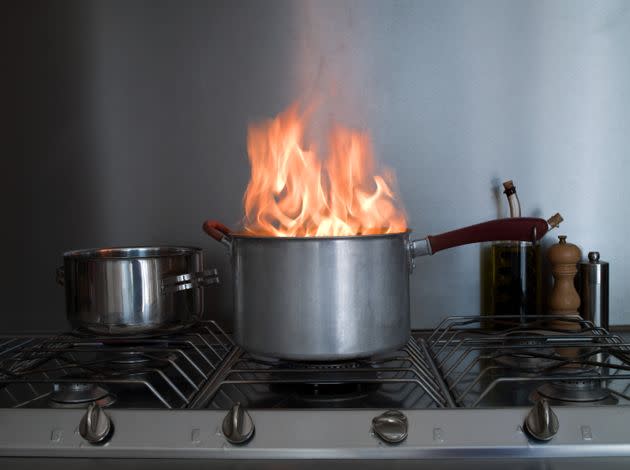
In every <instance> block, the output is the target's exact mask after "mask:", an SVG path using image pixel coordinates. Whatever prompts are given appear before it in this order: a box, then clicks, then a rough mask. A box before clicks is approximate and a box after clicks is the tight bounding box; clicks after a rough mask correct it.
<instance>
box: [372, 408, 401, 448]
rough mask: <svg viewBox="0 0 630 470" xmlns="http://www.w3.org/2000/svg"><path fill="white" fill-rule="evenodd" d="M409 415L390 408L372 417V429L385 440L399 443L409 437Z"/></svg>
mask: <svg viewBox="0 0 630 470" xmlns="http://www.w3.org/2000/svg"><path fill="white" fill-rule="evenodd" d="M407 428H408V422H407V417H406V416H405V415H404V414H403V413H401V412H400V411H396V410H388V411H386V412H385V413H382V414H380V415H378V416H376V417H375V418H374V419H372V430H373V431H374V434H376V435H377V436H378V437H379V438H380V439H381V440H382V441H383V442H386V443H388V444H398V443H400V442H402V441H404V440H405V439H407Z"/></svg>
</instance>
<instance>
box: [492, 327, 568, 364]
mask: <svg viewBox="0 0 630 470" xmlns="http://www.w3.org/2000/svg"><path fill="white" fill-rule="evenodd" d="M548 334H549V332H545V331H540V330H518V331H511V332H508V333H506V334H505V338H504V340H503V344H504V345H505V349H499V350H498V351H497V357H496V358H495V361H496V362H497V363H499V364H501V365H503V366H506V367H509V368H510V369H514V370H523V371H533V370H540V369H547V368H551V367H554V366H555V365H558V362H559V360H558V359H553V358H552V356H553V355H554V348H553V347H548V346H546V345H547V338H546V336H547V335H548ZM522 336H527V338H522ZM523 346H525V347H523ZM527 346H531V347H527Z"/></svg>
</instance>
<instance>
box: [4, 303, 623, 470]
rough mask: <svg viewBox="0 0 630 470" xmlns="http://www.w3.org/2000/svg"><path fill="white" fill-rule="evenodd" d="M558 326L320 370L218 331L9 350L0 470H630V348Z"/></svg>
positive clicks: (417, 345)
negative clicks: (141, 465) (279, 463)
mask: <svg viewBox="0 0 630 470" xmlns="http://www.w3.org/2000/svg"><path fill="white" fill-rule="evenodd" d="M553 319H554V317H551V316H540V317H527V319H525V320H523V319H522V318H520V317H505V316H501V317H451V318H447V319H446V320H444V321H443V322H442V323H441V324H440V325H438V327H437V328H436V329H434V330H432V331H428V332H427V331H413V332H412V333H411V335H410V338H409V341H408V342H407V344H406V345H405V346H404V347H403V348H401V349H400V350H399V351H393V352H390V353H388V354H383V355H379V356H375V357H371V358H369V359H363V360H357V361H347V362H339V363H321V364H315V363H308V362H286V361H280V360H277V359H272V358H263V357H257V356H253V355H251V354H249V353H247V352H245V351H243V350H242V349H241V348H239V347H238V346H237V345H235V344H234V342H233V341H232V339H231V338H230V335H228V334H226V333H225V332H224V331H223V330H222V329H221V328H220V327H219V326H218V325H217V324H216V323H214V322H203V323H200V324H198V325H196V326H195V327H193V328H191V329H189V330H186V331H179V332H177V333H173V334H171V335H165V336H159V337H144V338H140V337H135V338H111V337H97V336H90V335H86V334H83V333H81V332H72V333H68V334H63V335H57V336H18V337H2V338H0V422H1V423H2V426H0V459H1V458H3V457H11V458H14V457H29V458H31V457H38V456H39V457H72V458H89V459H91V462H92V461H94V462H96V461H104V460H107V459H114V460H112V461H116V459H120V458H127V457H133V458H134V459H136V461H137V459H152V460H151V461H152V462H154V459H156V458H160V457H162V458H167V459H184V460H186V459H197V458H207V459H214V462H215V463H216V462H219V461H222V460H224V461H225V462H226V466H227V467H230V466H231V463H230V462H231V461H232V460H233V459H245V460H247V461H250V460H251V459H265V460H270V461H272V462H273V461H274V460H277V459H300V460H301V461H303V462H304V461H306V460H304V459H347V460H353V461H354V460H357V459H358V460H361V459H414V460H422V461H424V462H425V463H427V465H428V467H427V468H434V465H433V464H432V462H433V463H435V462H437V461H438V460H439V461H440V462H443V461H444V459H447V460H448V459H455V460H453V462H461V461H462V460H461V459H477V461H480V459H481V460H483V459H488V458H491V459H493V461H494V462H500V463H501V465H508V461H509V462H511V463H509V465H513V462H514V461H518V460H519V459H525V460H527V461H529V462H533V461H536V462H538V463H540V464H543V463H544V465H545V466H549V468H556V467H554V466H553V465H555V464H553V462H555V463H558V462H565V461H566V462H568V461H570V460H571V459H575V458H577V457H589V458H590V459H591V460H590V461H591V463H593V462H596V464H597V466H598V468H602V469H603V468H615V467H610V466H609V467H607V466H606V465H607V464H608V463H610V462H613V460H611V459H614V458H620V459H621V460H619V461H618V463H620V465H621V467H619V468H627V465H628V462H630V445H629V444H628V438H627V436H628V433H630V407H628V406H626V405H628V404H630V374H629V373H628V371H629V369H630V349H629V347H630V345H629V344H628V343H626V342H625V341H624V339H623V338H622V337H621V336H619V335H616V334H611V333H609V332H608V331H606V330H603V329H601V328H597V327H595V326H594V325H593V324H592V323H590V322H587V321H584V320H582V319H581V318H579V317H572V318H571V319H570V320H567V319H566V318H565V317H563V321H564V323H563V325H565V326H566V325H569V326H570V328H569V329H570V330H571V331H567V330H557V329H553V328H550V327H549V321H550V320H553ZM95 459H96V460H95ZM99 459H102V460H99ZM593 459H595V460H593ZM273 465H275V464H273ZM273 465H272V467H273ZM452 468H460V467H459V464H457V465H454V467H452ZM560 468H561V467H560ZM572 468H573V467H572Z"/></svg>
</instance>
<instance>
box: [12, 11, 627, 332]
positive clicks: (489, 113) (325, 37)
mask: <svg viewBox="0 0 630 470" xmlns="http://www.w3.org/2000/svg"><path fill="white" fill-rule="evenodd" d="M242 1H243V0H241V2H242ZM29 3H30V2H14V5H15V8H14V9H13V13H12V18H13V20H12V21H11V22H10V24H7V25H5V28H4V29H5V31H6V34H7V36H8V37H9V38H16V39H15V40H6V41H4V42H3V43H2V46H3V47H4V48H5V49H6V53H5V54H3V56H4V57H5V58H6V60H7V65H6V69H7V70H16V71H18V72H17V73H16V74H12V75H8V76H6V77H5V79H6V80H8V83H9V84H11V85H7V86H6V87H5V91H6V93H7V100H8V101H7V102H6V103H5V104H6V107H7V108H6V109H8V110H10V109H13V107H15V108H14V109H17V110H22V111H23V112H22V111H21V112H20V113H17V112H16V113H12V112H11V111H8V112H9V113H10V114H12V115H13V120H12V124H13V126H14V127H13V129H15V132H9V136H15V139H12V138H9V141H8V142H7V145H8V147H7V150H6V153H5V155H7V157H6V158H5V159H4V162H3V164H4V168H5V172H6V173H5V174H7V175H11V177H10V178H7V181H5V182H4V184H3V186H2V189H3V190H4V191H5V193H4V200H6V201H7V204H6V207H5V210H4V219H3V221H4V224H5V225H4V226H5V227H14V228H11V229H8V228H5V230H4V231H3V237H4V238H3V242H4V245H5V246H10V247H12V249H10V250H7V253H5V255H4V262H3V264H4V272H5V273H6V277H5V278H4V279H3V281H2V285H3V286H4V289H5V290H4V291H3V292H4V293H5V296H4V303H5V311H6V312H7V313H6V315H4V319H3V325H2V332H4V333H7V332H12V333H15V332H20V331H28V330H30V329H32V328H33V325H37V327H38V328H41V329H46V330H47V331H59V330H63V329H67V328H68V325H67V323H66V320H65V317H64V315H60V314H58V313H57V312H60V311H63V308H64V307H63V302H64V299H63V295H62V292H61V291H60V290H57V289H56V286H54V285H52V284H51V283H50V277H51V275H50V273H51V267H54V266H56V265H57V262H58V260H57V258H58V254H59V253H61V252H63V251H64V250H65V249H68V248H69V247H73V246H100V245H111V244H130V243H132V244H146V243H160V242H162V243H163V242H165V241H173V242H175V243H177V244H192V245H195V246H201V247H203V248H204V249H206V250H207V251H206V265H207V266H210V267H216V268H218V269H219V272H220V273H221V275H222V276H230V275H231V273H230V272H229V262H228V260H227V259H225V257H224V256H223V251H222V250H221V247H220V246H218V245H214V244H212V243H209V242H208V240H207V239H206V238H205V237H204V236H203V235H202V234H201V233H198V221H199V220H201V219H202V218H203V217H205V216H208V215H212V216H215V217H218V218H220V219H221V220H224V221H226V222H228V223H231V224H234V223H236V222H238V221H239V220H240V218H241V217H242V195H243V191H244V189H245V187H246V185H247V181H248V178H249V166H248V163H247V157H246V154H245V153H246V152H245V151H246V149H245V139H246V131H247V129H246V124H247V123H248V122H252V120H259V119H261V118H263V117H268V116H271V115H273V114H275V113H277V112H279V111H280V110H281V109H283V108H284V107H285V106H286V105H288V104H289V103H291V102H292V101H293V100H294V99H296V98H299V97H304V96H307V97H308V96H312V95H311V94H314V95H316V96H317V97H318V98H322V99H324V100H326V98H327V97H330V99H328V100H326V102H325V103H324V104H326V105H327V106H326V107H325V108H324V109H323V113H324V114H325V115H326V116H328V115H332V117H333V119H334V120H335V121H336V122H340V123H343V124H347V125H349V126H352V127H355V128H358V129H365V130H371V131H372V140H373V143H374V153H375V155H376V157H377V159H378V160H379V162H381V163H383V164H384V165H387V166H388V167H390V168H392V169H393V170H394V171H395V172H396V174H397V180H398V186H399V188H400V194H402V196H403V200H404V203H405V206H406V209H407V213H408V214H409V217H410V219H409V224H410V226H411V227H423V228H426V229H427V230H429V231H435V232H439V231H442V230H446V229H448V228H449V227H452V221H453V220H454V218H457V220H460V221H461V222H462V223H473V222H475V221H478V220H484V219H487V218H492V217H506V216H507V214H508V208H507V204H506V202H505V200H504V196H503V194H499V202H497V199H496V197H495V191H496V188H498V187H499V186H500V184H501V181H503V180H504V179H505V178H506V177H513V178H514V179H515V181H516V183H517V186H518V190H519V194H520V196H521V199H523V203H524V204H525V205H524V206H523V209H524V214H523V215H535V214H549V213H551V212H552V211H555V210H561V212H562V214H563V215H564V216H565V218H566V222H565V223H564V224H563V230H564V231H566V233H568V234H571V236H572V237H575V239H576V241H577V242H579V244H580V245H581V246H583V247H587V248H586V249H587V250H588V249H589V248H588V247H597V249H599V250H600V251H601V253H602V257H603V258H605V259H607V260H608V261H610V262H611V263H614V264H613V269H614V273H611V274H612V278H611V285H610V302H611V303H610V313H611V318H610V322H611V324H613V325H616V324H628V323H630V303H629V302H628V294H627V280H628V279H630V245H629V244H627V243H626V242H625V241H626V234H628V233H629V231H630V219H629V218H628V217H625V216H624V215H623V214H625V213H626V208H627V207H628V204H629V203H630V194H629V193H628V192H627V191H625V190H624V189H623V188H625V187H627V177H628V175H629V174H630V159H629V158H627V149H628V148H630V132H626V128H627V126H626V123H628V122H630V96H629V95H628V83H630V63H629V61H628V60H627V54H628V52H627V45H628V44H630V15H628V12H627V2H626V1H624V0H598V1H597V2H584V1H572V0H538V1H535V2H518V1H509V2H506V1H502V0H477V1H472V2H462V1H461V0H442V1H439V2H429V1H417V2H413V1H402V2H383V1H381V0H359V1H357V0H339V1H335V2H313V1H293V0H291V1H289V0H269V1H266V2H255V1H248V2H246V3H243V4H241V5H239V3H240V2H237V3H236V4H235V3H234V2H228V1H225V0H217V1H212V2H204V1H191V2H190V4H189V5H187V7H186V8H182V6H181V4H180V3H179V2H175V1H164V2H161V3H160V8H153V9H150V10H147V8H146V6H145V5H144V4H143V3H142V2H140V1H137V2H136V1H133V2H108V1H104V0H92V1H88V2H85V1H71V2H63V4H60V2H55V7H54V9H53V10H54V11H53V10H51V11H50V13H51V14H48V15H34V14H33V12H32V10H31V9H30V6H29ZM242 5H246V6H242ZM121 18H125V21H124V22H122V21H121ZM174 18H177V19H178V21H174V20H173V19H174ZM162 25H163V27H162ZM234 25H239V27H238V28H235V27H234ZM243 31H248V32H249V34H243ZM41 37H46V38H47V44H48V45H49V46H50V47H48V48H47V53H46V54H42V53H41V47H42V44H41V41H40V39H39V38H41ZM17 38H21V39H20V41H19V44H21V45H22V48H20V49H19V50H18V48H16V47H15V43H16V41H17ZM164 45H169V46H164ZM123 51H124V53H122V52H123ZM236 58H238V60H236ZM393 70H395V71H396V73H392V71H393ZM32 77H41V79H39V80H32V79H31V78H32ZM146 84H152V86H146ZM603 84H605V85H603ZM175 86H176V87H177V90H178V92H179V91H181V94H180V93H170V92H169V90H173V87H175ZM216 90H221V93H217V92H216ZM331 91H334V92H331ZM43 97H47V98H46V99H43ZM33 116H37V119H31V118H30V117H33ZM321 122H323V123H325V122H326V121H325V120H324V121H321ZM21 136H23V137H21ZM12 142H14V143H13V144H12ZM313 144H317V142H316V141H314V142H313ZM595 154H597V155H600V156H601V157H600V158H593V155H595ZM18 155H19V156H18ZM44 155H46V158H44V157H43V156H44ZM44 162H45V163H44ZM43 165H44V166H43ZM147 171H150V174H151V177H150V178H145V177H139V175H140V174H143V175H144V174H146V172H147ZM69 175H72V177H69ZM60 182H63V184H60ZM464 200H465V203H466V205H465V208H464V204H463V201H464ZM589 214H590V216H589ZM594 219H596V221H595V222H596V223H594ZM41 227H49V228H51V230H49V232H48V233H47V234H46V236H42V233H41V230H40V229H41ZM603 227H605V228H603ZM34 246H36V247H37V249H36V250H31V248H32V247H34ZM613 253H614V257H613ZM416 269H417V272H416V273H415V274H414V276H413V277H412V278H411V289H410V296H411V308H412V310H411V324H412V327H414V328H432V327H434V326H435V325H436V324H437V323H438V322H439V321H440V320H441V319H442V318H444V317H445V316H448V315H452V314H455V313H466V314H476V313H479V306H480V299H479V295H480V292H481V290H480V288H479V283H480V277H481V274H482V273H480V271H479V248H478V247H475V246H468V247H462V248H461V249H457V250H456V251H453V252H449V253H445V254H444V256H442V257H440V258H439V259H426V260H423V261H422V262H421V263H418V267H417V268H416ZM547 274H548V272H547ZM447 278H448V279H450V282H449V283H445V282H444V279H447ZM25 279H28V280H29V281H28V282H25V281H24V280H25ZM32 285H36V286H38V288H39V289H41V291H40V294H39V295H32ZM453 291H456V292H457V293H458V295H456V296H454V295H452V292H453ZM7 293H12V295H7ZM206 297H207V298H209V299H211V302H206V304H207V305H206V318H212V319H214V320H219V322H220V323H221V324H222V325H225V324H229V322H231V319H232V317H231V315H232V300H233V296H232V292H231V288H230V286H226V287H225V288H222V289H218V290H215V289H209V290H208V292H206ZM42 312H47V313H46V314H42Z"/></svg>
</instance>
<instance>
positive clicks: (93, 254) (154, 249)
mask: <svg viewBox="0 0 630 470" xmlns="http://www.w3.org/2000/svg"><path fill="white" fill-rule="evenodd" d="M201 252H202V249H201V248H197V247H194V246H171V245H140V246H112V247H102V248H84V249H80V250H71V251H66V252H65V253H64V254H63V257H64V259H67V258H70V259H72V258H77V259H93V260H111V259H141V258H165V257H169V256H189V255H193V254H196V253H201Z"/></svg>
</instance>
